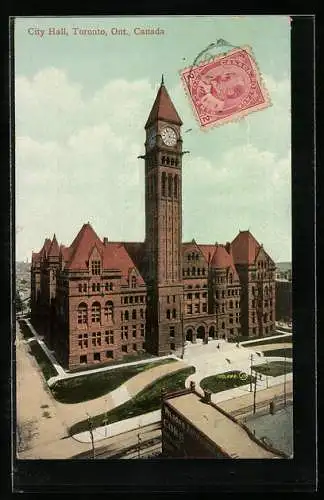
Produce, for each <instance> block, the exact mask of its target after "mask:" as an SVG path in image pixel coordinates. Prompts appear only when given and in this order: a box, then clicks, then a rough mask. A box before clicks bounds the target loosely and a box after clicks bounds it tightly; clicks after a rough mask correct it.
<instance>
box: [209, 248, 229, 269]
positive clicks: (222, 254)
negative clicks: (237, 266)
mask: <svg viewBox="0 0 324 500" xmlns="http://www.w3.org/2000/svg"><path fill="white" fill-rule="evenodd" d="M232 264H233V261H232V258H231V256H230V254H229V253H228V252H227V251H226V249H225V247H224V246H223V245H216V248H215V252H214V255H213V258H212V260H211V263H210V265H211V267H216V268H227V267H231V266H232Z"/></svg>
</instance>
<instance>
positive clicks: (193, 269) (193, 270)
mask: <svg viewBox="0 0 324 500" xmlns="http://www.w3.org/2000/svg"><path fill="white" fill-rule="evenodd" d="M191 272H192V275H193V276H196V268H195V267H193V268H192V270H191Z"/></svg>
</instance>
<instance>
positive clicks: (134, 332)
mask: <svg viewBox="0 0 324 500" xmlns="http://www.w3.org/2000/svg"><path fill="white" fill-rule="evenodd" d="M133 337H136V326H133Z"/></svg>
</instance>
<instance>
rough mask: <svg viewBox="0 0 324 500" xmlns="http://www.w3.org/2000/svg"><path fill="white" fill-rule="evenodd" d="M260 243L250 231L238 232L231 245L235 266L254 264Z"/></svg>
mask: <svg viewBox="0 0 324 500" xmlns="http://www.w3.org/2000/svg"><path fill="white" fill-rule="evenodd" d="M260 247H261V245H260V243H259V242H258V241H257V240H256V239H255V238H254V236H253V234H251V233H250V231H249V230H248V231H240V232H239V234H238V235H237V236H236V237H235V238H234V240H233V241H232V243H231V248H232V253H233V259H234V262H235V264H254V262H255V259H256V257H257V254H258V252H259V250H260Z"/></svg>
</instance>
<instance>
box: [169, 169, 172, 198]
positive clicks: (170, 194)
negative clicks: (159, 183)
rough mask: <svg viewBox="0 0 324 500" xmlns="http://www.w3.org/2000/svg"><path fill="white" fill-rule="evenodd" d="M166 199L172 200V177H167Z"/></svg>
mask: <svg viewBox="0 0 324 500" xmlns="http://www.w3.org/2000/svg"><path fill="white" fill-rule="evenodd" d="M168 197H169V198H172V175H171V174H169V175H168Z"/></svg>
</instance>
